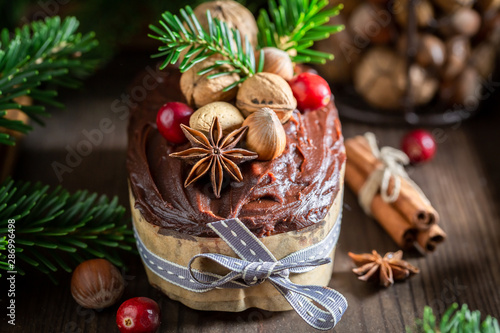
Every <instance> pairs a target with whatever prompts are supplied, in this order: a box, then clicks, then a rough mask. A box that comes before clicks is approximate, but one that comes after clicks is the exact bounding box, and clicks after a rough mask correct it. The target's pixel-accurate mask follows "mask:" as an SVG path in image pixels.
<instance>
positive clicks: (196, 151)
mask: <svg viewBox="0 0 500 333" xmlns="http://www.w3.org/2000/svg"><path fill="white" fill-rule="evenodd" d="M181 127H182V131H183V132H184V134H185V135H186V137H187V138H188V140H189V142H191V145H192V148H189V149H186V150H184V151H181V152H178V153H172V154H170V155H169V156H171V157H175V158H180V159H182V160H185V161H187V162H188V163H191V164H194V166H193V168H192V169H191V171H190V172H189V175H188V176H187V178H186V181H185V182H184V187H187V186H189V185H190V184H192V183H194V182H195V181H197V180H198V179H200V178H201V177H202V176H203V175H204V174H206V173H207V172H208V171H209V170H210V179H211V181H212V187H213V190H214V194H215V196H216V197H217V198H220V191H221V188H222V181H223V176H224V170H225V171H226V172H227V173H229V175H230V176H231V177H232V178H233V179H234V180H236V181H238V182H241V181H242V180H243V175H242V174H241V171H240V169H239V168H238V166H237V164H240V163H243V162H246V161H250V160H253V159H256V158H257V156H258V155H257V153H254V152H252V151H249V150H246V149H241V148H235V146H236V144H237V143H238V142H239V141H240V140H241V138H242V137H243V135H244V134H245V132H246V130H247V128H248V127H247V126H244V127H241V128H238V129H237V130H234V131H232V132H231V133H229V134H228V135H226V136H225V137H222V128H221V125H220V122H219V119H218V118H217V117H215V119H214V120H213V122H212V125H211V126H210V131H209V132H208V135H205V134H204V133H202V132H200V131H197V130H195V129H192V128H190V127H188V126H185V125H183V124H181Z"/></svg>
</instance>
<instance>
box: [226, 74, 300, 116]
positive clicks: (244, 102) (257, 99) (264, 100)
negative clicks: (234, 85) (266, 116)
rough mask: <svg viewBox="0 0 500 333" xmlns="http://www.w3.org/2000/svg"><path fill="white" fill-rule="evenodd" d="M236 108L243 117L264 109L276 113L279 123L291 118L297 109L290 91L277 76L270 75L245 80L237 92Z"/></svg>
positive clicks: (260, 75)
mask: <svg viewBox="0 0 500 333" xmlns="http://www.w3.org/2000/svg"><path fill="white" fill-rule="evenodd" d="M236 107H237V108H238V109H240V111H241V112H242V113H243V115H245V116H249V115H250V114H251V113H253V112H255V111H257V110H259V109H261V108H263V107H266V108H270V109H272V110H273V111H274V112H276V115H277V116H278V118H279V119H280V121H281V123H283V124H284V123H285V122H287V121H288V119H290V117H291V116H292V112H293V110H295V108H296V107H297V100H296V99H295V97H293V93H292V89H291V88H290V86H289V85H288V83H287V82H286V81H285V80H284V79H283V78H282V77H281V76H279V75H276V74H272V73H257V74H255V75H254V76H252V77H250V78H248V79H246V80H245V81H244V82H243V83H242V84H241V87H240V89H239V90H238V95H237V96H236Z"/></svg>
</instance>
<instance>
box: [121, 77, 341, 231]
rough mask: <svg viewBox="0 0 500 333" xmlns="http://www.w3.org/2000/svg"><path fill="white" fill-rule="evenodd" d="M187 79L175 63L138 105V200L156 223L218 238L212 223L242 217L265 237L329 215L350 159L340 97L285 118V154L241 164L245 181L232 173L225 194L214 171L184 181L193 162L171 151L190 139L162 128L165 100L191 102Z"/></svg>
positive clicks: (133, 159) (134, 148) (134, 167)
mask: <svg viewBox="0 0 500 333" xmlns="http://www.w3.org/2000/svg"><path fill="white" fill-rule="evenodd" d="M179 78H180V73H179V72H178V70H177V69H175V68H167V69H166V70H165V71H164V73H163V74H162V76H161V79H162V81H163V82H161V83H160V84H159V85H158V86H157V87H156V88H155V89H154V90H152V91H150V92H149V94H148V96H147V98H146V99H145V100H144V101H142V102H140V103H138V104H137V106H136V107H134V108H133V109H132V112H131V117H130V123H129V129H128V134H129V146H128V157H127V168H128V171H129V181H130V186H131V189H132V193H133V195H134V197H135V199H136V201H135V207H136V208H137V209H138V210H139V211H140V212H141V214H142V215H143V216H144V218H145V219H146V220H147V221H148V222H149V223H152V224H155V225H158V226H161V227H163V228H165V229H168V230H175V231H179V232H181V233H184V234H189V235H193V236H208V237H212V236H214V233H213V232H212V231H211V229H210V228H208V227H207V223H210V222H214V221H218V220H223V219H227V218H233V217H238V218H239V219H240V220H241V221H242V222H243V223H244V224H245V225H246V226H247V227H248V228H249V229H250V230H251V231H252V232H254V233H255V234H256V235H257V236H259V237H260V236H266V235H272V234H276V233H281V232H287V231H292V230H299V229H302V228H305V227H308V226H310V225H312V224H314V223H317V222H319V221H321V220H322V219H323V218H324V217H325V216H326V214H327V212H328V210H329V208H330V206H331V205H332V204H333V201H334V199H335V198H336V196H337V194H338V192H339V185H340V182H341V179H340V169H341V167H342V165H343V163H344V161H345V150H344V144H343V138H342V134H341V127H340V122H339V119H338V114H337V109H336V108H335V106H334V105H333V103H332V102H330V104H329V105H328V106H326V107H325V108H322V109H319V110H316V111H312V112H307V113H305V114H301V113H300V112H298V111H297V110H296V111H295V112H294V114H293V116H292V118H291V120H290V121H288V122H287V123H286V124H285V125H284V128H285V132H286V135H287V144H286V149H285V151H284V152H283V154H282V155H281V156H279V157H278V158H276V159H274V160H272V161H251V162H246V163H243V164H240V165H239V166H240V169H241V172H242V174H243V181H242V182H236V181H234V180H232V179H230V178H229V177H226V178H225V180H224V183H223V187H222V192H221V197H220V198H219V199H217V198H215V195H214V194H213V191H212V187H211V183H210V178H209V176H205V177H204V178H202V179H200V180H198V181H197V182H196V183H194V184H192V185H190V186H188V187H187V188H185V187H184V180H185V179H186V177H187V174H188V172H189V170H190V168H191V166H190V165H187V164H185V163H184V162H182V161H180V160H178V159H175V158H171V157H169V156H168V154H170V153H173V152H176V151H181V150H184V149H187V148H189V146H190V145H189V143H188V144H184V145H173V144H171V143H169V142H167V140H165V139H164V138H163V137H162V136H161V134H160V133H159V132H158V130H157V127H156V114H157V112H158V110H159V108H160V107H161V106H162V105H163V104H164V103H166V102H169V101H185V99H184V97H183V95H182V93H181V91H180V88H179ZM139 82H140V81H139ZM165 231H166V230H165Z"/></svg>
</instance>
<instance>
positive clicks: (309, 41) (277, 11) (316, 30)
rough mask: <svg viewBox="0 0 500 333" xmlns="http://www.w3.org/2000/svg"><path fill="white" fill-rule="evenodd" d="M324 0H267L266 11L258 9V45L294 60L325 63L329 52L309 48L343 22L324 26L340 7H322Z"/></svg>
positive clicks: (334, 30) (337, 29)
mask: <svg viewBox="0 0 500 333" xmlns="http://www.w3.org/2000/svg"><path fill="white" fill-rule="evenodd" d="M327 5H328V0H278V4H277V3H276V1H275V0H269V11H266V10H265V9H261V11H260V13H259V17H258V19H257V25H258V27H259V36H258V40H259V46H260V47H265V46H273V47H277V48H279V49H281V50H284V51H287V52H288V53H289V55H290V57H291V59H292V61H293V62H295V63H305V62H312V63H321V64H323V63H325V62H326V60H333V55H332V54H329V53H325V52H319V51H315V50H311V49H310V47H311V46H312V45H313V44H314V42H315V41H318V40H321V39H325V38H328V37H329V36H330V34H332V33H336V32H339V31H342V30H343V29H344V26H343V25H326V23H328V21H329V20H330V18H331V17H333V16H337V15H338V14H339V12H340V10H341V9H342V8H343V6H342V5H341V4H340V5H337V6H335V7H333V8H329V9H325V7H326V6H327Z"/></svg>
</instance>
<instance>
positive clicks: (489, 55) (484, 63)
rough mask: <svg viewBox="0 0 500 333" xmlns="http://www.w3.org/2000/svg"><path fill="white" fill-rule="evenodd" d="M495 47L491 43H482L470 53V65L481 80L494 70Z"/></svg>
mask: <svg viewBox="0 0 500 333" xmlns="http://www.w3.org/2000/svg"><path fill="white" fill-rule="evenodd" d="M495 60H496V47H495V45H494V44H493V43H487V42H482V43H480V44H479V45H477V46H476V47H475V48H474V50H473V51H472V56H471V64H472V66H473V67H474V68H475V69H476V70H477V71H478V73H479V75H481V76H482V77H483V78H485V79H486V78H488V76H489V75H490V74H491V73H493V71H494V69H495Z"/></svg>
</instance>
